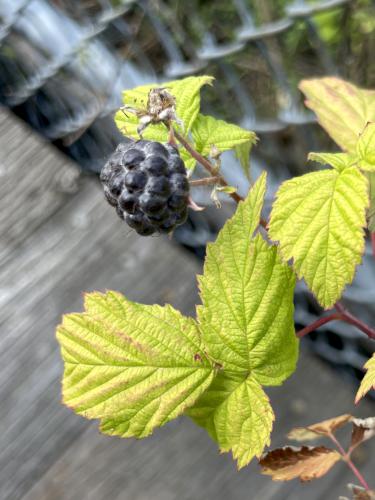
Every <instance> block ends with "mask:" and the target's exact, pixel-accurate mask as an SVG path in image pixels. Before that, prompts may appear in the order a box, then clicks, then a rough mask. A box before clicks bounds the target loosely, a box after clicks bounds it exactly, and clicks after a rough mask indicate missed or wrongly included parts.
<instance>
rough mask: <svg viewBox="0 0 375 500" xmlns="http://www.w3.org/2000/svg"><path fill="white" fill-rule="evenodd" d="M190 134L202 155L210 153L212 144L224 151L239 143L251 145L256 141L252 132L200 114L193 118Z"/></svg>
mask: <svg viewBox="0 0 375 500" xmlns="http://www.w3.org/2000/svg"><path fill="white" fill-rule="evenodd" d="M192 134H193V138H194V141H195V145H196V148H197V150H198V151H199V152H200V153H201V154H203V155H204V156H208V155H209V154H210V151H211V148H212V146H215V147H216V148H217V149H218V150H219V151H220V152H224V151H229V150H230V149H234V148H235V147H236V146H240V145H241V144H250V146H251V145H252V144H254V143H255V141H256V135H255V134H254V132H251V131H250V130H245V129H243V128H241V127H238V126H237V125H233V124H231V123H227V122H225V121H223V120H217V119H216V118H214V117H213V116H206V115H202V114H200V115H198V117H197V119H196V120H195V122H194V125H193V128H192ZM249 152H250V150H249Z"/></svg>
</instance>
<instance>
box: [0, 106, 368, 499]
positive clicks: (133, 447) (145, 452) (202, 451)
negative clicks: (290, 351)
mask: <svg viewBox="0 0 375 500" xmlns="http://www.w3.org/2000/svg"><path fill="white" fill-rule="evenodd" d="M0 132H1V134H0V172H3V171H6V172H7V174H6V175H7V181H6V183H5V184H1V183H0V207H1V211H2V212H3V210H9V212H12V213H9V218H8V217H3V218H2V219H1V222H0V229H1V228H3V231H1V233H0V234H1V236H0V248H1V251H0V283H1V290H0V304H1V306H2V307H1V308H0V324H1V336H0V397H1V402H2V403H1V410H0V411H1V414H0V425H1V447H0V498H1V499H5V500H8V499H9V500H18V499H23V500H55V499H58V500H69V499H71V500H77V499H79V500H86V499H87V500H89V499H90V500H102V499H111V500H116V499H118V500H120V499H121V500H128V499H129V500H145V499H149V498H153V499H154V498H155V499H157V500H158V499H159V500H176V499H181V500H184V499H186V500H188V499H189V500H191V499H194V500H199V499H203V498H204V499H215V500H216V499H217V500H224V499H228V498H230V499H233V500H237V499H238V500H239V499H241V500H243V499H244V498H252V499H259V500H266V499H267V498H277V499H280V500H281V499H283V498H288V499H289V498H291V499H297V498H298V499H299V498H304V499H307V500H310V499H311V500H312V499H316V498H337V497H338V495H339V493H341V494H343V493H344V492H345V483H346V482H348V481H353V478H352V476H351V475H350V473H348V472H347V471H346V470H345V468H344V467H343V466H342V465H340V466H339V467H337V469H335V471H334V472H332V473H331V474H330V475H328V476H327V477H326V478H324V479H322V480H321V481H319V483H312V484H309V485H306V486H300V485H299V484H298V483H296V482H293V483H289V484H286V485H284V484H281V483H272V482H271V481H270V479H269V478H266V477H263V476H260V474H259V470H258V467H257V465H256V464H255V463H253V464H251V465H250V467H248V468H246V469H245V470H242V471H240V472H237V471H236V467H235V464H234V463H233V461H232V460H231V458H230V456H229V455H227V454H226V455H220V454H219V453H218V450H217V447H216V445H215V444H214V443H213V442H212V441H211V440H210V439H209V438H208V436H207V435H206V433H205V432H204V431H203V430H202V429H199V428H197V427H195V426H194V425H193V424H192V422H191V421H190V420H188V419H179V420H177V421H175V422H172V423H170V424H168V425H167V426H165V427H164V428H162V429H160V430H158V431H156V432H155V433H154V435H153V436H151V437H150V438H148V439H147V440H144V441H136V440H121V439H117V438H109V437H106V436H102V435H100V434H99V432H98V430H97V425H96V423H95V422H87V421H85V420H84V419H82V418H80V417H78V416H76V415H75V414H73V413H72V412H71V411H69V410H68V409H66V408H65V407H63V406H62V405H61V403H60V377H61V373H62V365H61V360H60V356H59V350H58V346H57V343H56V340H55V333H54V332H55V327H56V325H57V324H58V322H59V321H60V318H61V314H62V313H64V312H68V311H74V310H81V308H82V297H81V295H82V291H84V290H93V289H99V290H104V289H106V288H113V289H116V290H120V291H122V292H124V293H125V294H126V295H127V296H129V297H130V298H132V299H134V300H138V301H141V302H145V303H152V302H159V303H164V302H170V303H172V304H173V305H175V306H176V307H178V308H180V309H181V310H183V312H185V313H190V314H193V313H194V304H196V303H197V301H198V298H197V288H196V278H195V275H196V273H197V272H200V270H201V268H200V265H199V263H198V262H197V261H195V260H193V258H192V257H190V256H189V255H188V254H185V253H183V252H182V251H181V250H180V249H179V248H177V247H175V246H173V245H172V244H171V243H170V242H169V241H168V239H167V238H159V237H157V238H139V237H137V236H136V235H134V234H129V232H128V231H127V229H126V228H125V227H124V224H123V223H122V222H121V221H120V220H119V219H118V218H117V217H116V216H115V214H114V212H113V210H112V209H111V207H109V206H108V205H107V204H106V203H105V202H104V201H103V196H102V192H101V189H100V188H99V186H98V183H97V181H96V180H95V179H93V178H86V177H84V178H83V179H81V181H80V189H79V191H76V192H71V190H69V189H68V190H67V191H68V192H64V190H58V189H57V188H56V183H55V180H56V179H59V178H61V176H63V173H62V170H64V169H67V171H69V172H70V171H71V172H75V170H74V167H73V166H72V165H71V164H70V163H69V162H66V161H65V159H64V158H62V157H61V156H60V155H58V154H57V153H56V152H55V151H54V150H53V149H52V148H50V147H49V146H48V145H46V144H45V143H44V142H43V141H41V140H40V139H39V138H37V137H35V136H34V135H33V134H31V133H30V131H29V130H28V129H27V128H26V127H24V126H23V125H22V126H21V125H20V124H19V122H18V121H17V120H15V119H14V118H13V117H11V116H9V115H8V114H7V113H5V114H4V113H3V112H0ZM2 134H3V135H2ZM3 143H4V144H3ZM15 151H17V154H15ZM30 158H34V160H33V161H32V162H31V163H28V159H30ZM40 162H42V163H43V168H41V167H40ZM4 165H5V167H4ZM26 168H29V170H30V171H28V172H27V175H22V174H23V172H24V171H25V169H26ZM70 175H71V177H72V178H74V179H75V182H76V180H77V179H76V173H74V174H73V173H71V174H70ZM19 183H20V184H21V185H19ZM13 184H17V186H15V188H16V189H17V193H22V196H23V198H22V199H23V202H22V203H21V208H20V207H19V206H18V205H19V199H20V196H18V198H17V199H16V201H15V200H14V198H13V197H12V196H8V194H9V192H11V190H12V185H13ZM4 186H6V187H4ZM73 191H74V190H73ZM38 197H40V200H39V198H38ZM5 198H6V199H7V201H6V202H5V201H4V200H5ZM38 200H39V201H38ZM13 209H14V210H15V212H14V213H13ZM16 226H17V227H16ZM269 394H270V396H271V400H272V403H273V405H274V408H275V411H276V415H277V421H276V424H275V431H274V436H273V446H275V445H279V444H285V438H284V434H285V433H286V432H287V431H288V430H289V429H290V428H291V427H293V426H295V425H303V424H307V423H310V422H313V421H314V420H318V419H322V418H328V417H330V416H333V415H337V414H339V413H343V412H352V411H353V403H352V399H353V394H354V387H352V386H350V384H349V385H348V384H347V382H346V381H343V380H341V379H340V378H338V376H337V374H336V373H335V372H332V371H331V370H330V369H329V368H327V366H326V365H323V364H322V363H320V362H319V361H317V360H316V359H315V358H312V357H310V356H309V355H306V354H304V355H303V356H302V357H301V360H300V363H299V369H298V371H297V373H296V374H295V375H294V376H293V377H292V378H291V379H290V380H289V381H287V383H286V384H285V385H284V386H283V388H282V389H280V388H275V389H272V390H270V391H269ZM371 411H373V407H372V406H371V405H370V403H367V402H364V403H362V404H361V406H360V410H359V411H358V412H357V413H359V414H360V415H363V416H366V415H370V414H371ZM366 453H367V455H370V453H369V447H368V448H367V450H365V451H364V452H363V455H362V459H364V458H366V457H367V455H366ZM367 458H368V461H367V462H366V464H365V466H364V468H363V469H364V472H366V471H368V472H369V471H370V470H373V468H374V465H375V462H374V460H375V457H374V456H373V457H367Z"/></svg>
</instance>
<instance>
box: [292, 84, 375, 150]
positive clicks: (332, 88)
mask: <svg viewBox="0 0 375 500" xmlns="http://www.w3.org/2000/svg"><path fill="white" fill-rule="evenodd" d="M300 89H301V90H302V92H303V93H304V94H305V96H306V97H307V101H306V106H308V107H309V108H310V109H312V110H313V111H314V112H315V113H316V115H317V117H318V121H319V123H320V125H321V126H322V127H323V128H324V129H325V130H326V131H327V132H328V134H329V135H330V136H331V137H332V139H333V140H334V141H335V142H336V143H337V144H338V145H339V146H340V147H341V149H343V150H344V151H349V152H355V151H356V146H357V141H358V137H359V134H360V133H361V132H362V130H363V129H364V128H365V126H366V124H367V123H368V122H373V121H375V91H374V90H365V89H361V88H358V87H356V86H355V85H353V84H351V83H349V82H346V81H344V80H340V79H339V78H336V77H325V78H314V79H311V80H302V82H301V83H300Z"/></svg>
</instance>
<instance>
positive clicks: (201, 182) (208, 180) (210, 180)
mask: <svg viewBox="0 0 375 500" xmlns="http://www.w3.org/2000/svg"><path fill="white" fill-rule="evenodd" d="M219 182H220V177H219V176H218V175H216V176H214V177H205V178H204V179H196V180H193V181H190V186H210V185H211V184H218V183H219Z"/></svg>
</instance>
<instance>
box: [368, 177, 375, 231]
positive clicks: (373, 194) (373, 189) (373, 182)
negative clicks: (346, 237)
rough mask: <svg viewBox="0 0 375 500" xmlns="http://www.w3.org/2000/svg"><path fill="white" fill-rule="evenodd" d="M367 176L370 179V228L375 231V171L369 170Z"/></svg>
mask: <svg viewBox="0 0 375 500" xmlns="http://www.w3.org/2000/svg"><path fill="white" fill-rule="evenodd" d="M366 175H367V178H368V181H369V193H370V207H369V210H368V214H367V217H368V229H369V231H370V232H371V233H375V172H373V173H370V172H368V173H367V174H366Z"/></svg>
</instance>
